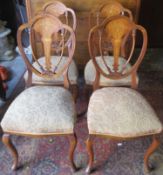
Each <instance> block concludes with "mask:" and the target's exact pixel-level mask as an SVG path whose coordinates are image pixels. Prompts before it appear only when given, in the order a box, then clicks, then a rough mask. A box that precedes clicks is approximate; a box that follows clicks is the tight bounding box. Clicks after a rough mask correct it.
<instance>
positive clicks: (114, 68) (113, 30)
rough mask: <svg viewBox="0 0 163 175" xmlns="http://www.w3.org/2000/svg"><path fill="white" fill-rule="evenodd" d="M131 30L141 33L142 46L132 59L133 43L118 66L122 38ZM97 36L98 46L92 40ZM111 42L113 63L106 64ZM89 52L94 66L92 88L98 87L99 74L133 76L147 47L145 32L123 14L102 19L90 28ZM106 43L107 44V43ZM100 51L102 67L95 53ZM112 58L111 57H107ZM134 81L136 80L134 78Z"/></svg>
mask: <svg viewBox="0 0 163 175" xmlns="http://www.w3.org/2000/svg"><path fill="white" fill-rule="evenodd" d="M133 31H134V32H135V31H139V32H140V33H141V34H142V47H141V51H140V54H139V56H138V57H136V59H135V60H133V57H134V50H135V45H133V46H132V48H131V50H130V54H129V56H128V57H126V58H125V62H124V63H123V64H122V66H120V59H119V58H120V56H121V47H122V45H123V40H124V38H125V37H128V36H129V35H132V34H133ZM97 36H98V48H97V45H96V44H95V42H94V38H97ZM106 41H108V43H109V44H110V43H111V44H112V47H113V65H111V66H110V65H108V64H107V61H106V57H108V56H109V52H107V51H109V48H107V47H109V46H108V45H109V44H108V43H107V42H106ZM88 44H89V52H90V57H91V58H92V60H93V63H94V65H95V68H96V78H95V81H94V89H97V88H98V87H99V78H100V74H102V75H103V76H104V77H106V78H109V79H115V80H116V79H122V78H125V77H127V76H129V75H130V74H131V75H133V76H134V77H135V75H136V72H137V69H138V67H139V65H140V63H141V62H142V60H143V58H144V55H145V52H146V49H147V32H146V30H145V29H144V28H143V27H142V26H140V25H137V24H135V23H134V22H133V21H131V19H129V18H128V17H125V16H120V15H118V16H114V17H110V18H107V19H105V20H104V22H103V23H102V24H101V25H97V26H95V27H93V28H92V29H91V30H90V33H89V38H88ZM107 44H108V45H107ZM99 53H100V59H102V62H103V67H102V66H101V65H100V64H98V60H97V59H96V56H97V54H99ZM109 58H112V57H109ZM131 61H132V67H131V68H130V69H128V66H127V65H128V64H129V63H131ZM133 61H135V62H134V63H133ZM135 79H136V78H135ZM135 81H136V80H135ZM135 81H131V86H132V87H133V88H134V87H135V86H136V82H135Z"/></svg>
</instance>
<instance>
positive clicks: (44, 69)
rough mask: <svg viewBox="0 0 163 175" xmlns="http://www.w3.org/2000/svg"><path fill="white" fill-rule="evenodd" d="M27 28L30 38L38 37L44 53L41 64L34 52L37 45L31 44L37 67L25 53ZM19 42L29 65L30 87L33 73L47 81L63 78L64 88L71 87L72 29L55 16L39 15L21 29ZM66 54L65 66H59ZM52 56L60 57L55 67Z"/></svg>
mask: <svg viewBox="0 0 163 175" xmlns="http://www.w3.org/2000/svg"><path fill="white" fill-rule="evenodd" d="M27 28H28V29H29V30H30V31H31V32H30V38H31V37H32V36H33V34H34V35H37V37H38V39H39V40H40V43H41V46H42V50H43V52H44V57H43V59H44V61H43V62H39V58H37V56H36V54H35V50H34V44H35V43H33V42H31V48H32V54H33V59H34V61H35V62H36V63H37V64H38V66H37V67H35V66H34V65H33V64H32V63H31V62H30V61H29V59H28V57H27V56H26V54H25V53H24V49H23V45H22V32H23V31H24V30H25V29H27ZM67 40H69V42H68V44H67V45H66V43H67ZM17 41H18V47H19V49H20V52H21V55H22V57H23V59H24V61H25V63H26V65H27V70H28V81H27V84H28V85H31V83H32V73H34V74H36V75H37V76H39V77H42V78H46V79H53V78H58V77H60V76H63V77H64V87H66V88H68V87H69V79H68V68H69V65H70V63H71V61H72V58H73V54H74V51H75V34H74V32H73V29H72V28H71V27H69V26H67V25H65V24H63V23H62V22H61V21H60V20H59V19H58V18H56V17H54V16H53V15H50V14H39V15H37V16H36V17H35V18H34V19H32V20H30V21H29V23H27V24H23V25H22V26H20V27H19V29H18V33H17ZM31 41H32V40H31ZM65 54H66V55H67V57H66V58H67V60H66V62H65V64H64V65H62V66H59V65H60V63H61V62H62V58H63V56H64V55H65ZM52 55H58V56H59V57H60V58H59V60H58V62H57V63H55V65H54V62H52Z"/></svg>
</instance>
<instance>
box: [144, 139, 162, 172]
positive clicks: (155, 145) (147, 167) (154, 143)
mask: <svg viewBox="0 0 163 175" xmlns="http://www.w3.org/2000/svg"><path fill="white" fill-rule="evenodd" d="M159 145H160V141H159V139H158V138H157V137H156V136H153V141H152V144H151V145H150V146H149V148H148V150H147V151H146V153H145V156H144V166H145V171H146V172H150V171H151V170H152V169H153V167H151V166H150V165H149V163H148V160H149V157H150V156H151V154H152V153H154V152H155V150H156V149H157V148H158V147H159Z"/></svg>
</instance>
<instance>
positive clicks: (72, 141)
mask: <svg viewBox="0 0 163 175" xmlns="http://www.w3.org/2000/svg"><path fill="white" fill-rule="evenodd" d="M45 19H51V22H52V21H53V22H54V23H55V25H56V26H55V28H54V29H52V30H51V31H50V32H51V34H50V36H51V35H52V34H53V33H56V32H58V31H59V30H60V29H62V28H64V29H67V30H68V31H69V32H70V34H71V45H70V48H69V58H68V61H67V64H66V65H65V66H64V70H62V71H60V72H59V73H58V75H61V74H64V87H65V88H66V89H68V88H69V80H68V76H67V71H68V66H69V65H70V63H71V61H72V57H73V54H74V51H75V34H74V32H73V30H72V29H71V28H70V27H69V26H67V25H65V24H62V23H61V22H60V21H59V20H58V19H57V18H54V16H52V15H49V14H40V15H38V16H36V17H35V18H34V19H33V20H31V21H30V22H29V23H27V24H23V25H22V26H20V27H19V29H18V33H17V40H18V46H19V49H20V52H21V54H22V57H23V59H24V61H25V63H26V65H27V68H28V71H29V75H30V76H29V79H28V82H30V81H31V74H32V72H34V73H36V74H37V75H38V76H41V77H48V76H49V72H50V69H49V68H48V66H47V70H48V71H49V72H48V71H47V72H45V74H42V73H40V72H39V71H37V70H36V69H35V68H33V67H32V66H31V63H30V62H29V60H28V58H27V56H26V55H25V53H24V50H23V47H22V43H21V34H22V31H23V30H24V29H26V28H28V27H33V26H34V27H36V30H37V32H40V33H41V31H42V30H41V29H40V26H39V21H41V20H44V22H45V21H46V20H45ZM47 21H48V20H47ZM46 24H47V23H46ZM37 25H38V26H37ZM44 32H47V31H46V30H45V31H44ZM44 32H43V33H44ZM43 35H44V34H43ZM46 36H47V35H46V33H45V36H43V37H42V39H43V42H45V43H44V44H46V46H47V47H45V49H46V53H45V56H47V58H49V54H50V48H49V44H48V43H47V42H50V36H48V37H46ZM44 37H45V38H44ZM46 61H47V65H49V66H50V64H49V63H50V62H48V61H49V60H46ZM50 73H51V74H50V76H51V75H52V72H50ZM58 75H57V74H55V73H53V75H52V76H58ZM30 84H31V83H29V85H30ZM11 135H19V136H27V137H33V138H42V137H49V136H67V137H68V139H69V142H70V148H69V159H70V163H71V166H72V169H73V170H76V166H75V163H74V159H73V155H74V151H75V148H76V144H77V138H76V135H75V133H55V132H54V133H45V134H31V133H20V132H15V131H10V132H5V131H4V134H3V136H2V141H3V143H4V144H5V145H6V147H7V148H8V149H9V150H10V152H11V154H12V156H13V159H14V161H13V165H12V170H16V169H17V168H18V152H17V150H16V148H15V146H14V145H13V143H12V141H11V138H10V136H11Z"/></svg>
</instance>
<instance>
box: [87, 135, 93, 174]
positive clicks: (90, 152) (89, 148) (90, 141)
mask: <svg viewBox="0 0 163 175" xmlns="http://www.w3.org/2000/svg"><path fill="white" fill-rule="evenodd" d="M86 147H87V152H88V156H89V162H88V166H87V168H86V173H87V174H89V173H90V172H91V167H92V165H93V161H94V153H93V136H92V135H89V137H88V139H87V141H86Z"/></svg>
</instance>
